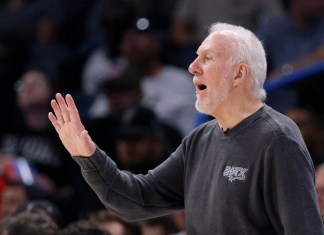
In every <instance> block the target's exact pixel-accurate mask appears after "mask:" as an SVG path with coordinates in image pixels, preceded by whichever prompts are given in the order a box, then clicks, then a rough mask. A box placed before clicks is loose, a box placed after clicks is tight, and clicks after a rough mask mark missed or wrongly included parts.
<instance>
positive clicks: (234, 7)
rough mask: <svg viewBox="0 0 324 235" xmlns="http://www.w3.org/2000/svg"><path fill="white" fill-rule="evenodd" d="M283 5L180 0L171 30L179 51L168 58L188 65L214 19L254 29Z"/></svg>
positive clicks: (255, 1)
mask: <svg viewBox="0 0 324 235" xmlns="http://www.w3.org/2000/svg"><path fill="white" fill-rule="evenodd" d="M281 8H282V7H281V2H280V0H272V1H268V0H261V1H260V0H249V1H242V0H235V1H233V0H216V1H215V0H214V1H209V0H180V1H177V5H176V6H175V10H174V13H173V20H172V24H171V31H170V34H171V38H172V41H173V43H174V46H175V50H176V53H174V52H172V51H171V52H170V53H171V54H170V58H169V60H170V61H172V63H174V64H176V65H178V66H181V67H184V68H187V67H188V66H189V64H190V63H191V61H193V60H194V58H195V56H196V53H195V52H196V49H197V48H198V44H200V42H201V41H202V39H203V38H204V37H205V36H207V35H205V33H206V32H207V30H206V27H209V25H211V24H212V23H215V22H224V23H232V24H236V25H241V26H243V27H246V28H248V29H250V30H252V31H254V30H255V29H256V27H257V26H258V25H259V24H260V22H262V21H266V20H267V19H268V18H270V17H273V16H274V15H277V14H278V13H279V12H280V11H281Z"/></svg>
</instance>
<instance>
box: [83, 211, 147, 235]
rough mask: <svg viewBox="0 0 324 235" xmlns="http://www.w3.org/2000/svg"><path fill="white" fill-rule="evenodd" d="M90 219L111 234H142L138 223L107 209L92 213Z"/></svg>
mask: <svg viewBox="0 0 324 235" xmlns="http://www.w3.org/2000/svg"><path fill="white" fill-rule="evenodd" d="M89 219H90V221H91V222H93V223H96V224H99V225H100V226H101V227H103V228H104V229H105V230H106V231H108V232H109V234H111V235H141V234H142V233H141V228H140V226H139V225H138V224H137V223H131V222H127V221H125V220H123V219H121V218H120V217H118V216H116V215H115V214H113V213H111V212H110V211H108V210H107V209H103V210H98V211H95V212H93V213H92V214H91V215H90V218H89Z"/></svg>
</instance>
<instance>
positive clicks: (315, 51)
mask: <svg viewBox="0 0 324 235" xmlns="http://www.w3.org/2000/svg"><path fill="white" fill-rule="evenodd" d="M287 3H288V4H287V9H286V11H284V12H283V13H282V14H281V15H280V16H278V17H276V18H273V19H271V20H269V21H268V22H266V23H265V24H262V25H260V27H259V28H258V35H259V37H260V39H261V40H263V42H264V46H265V50H266V52H267V59H268V71H269V78H270V79H271V78H274V77H275V76H280V75H285V74H288V73H291V72H293V71H294V70H296V69H298V68H301V67H304V66H305V65H307V64H311V63H314V62H316V61H319V60H322V59H324V53H323V46H324V1H323V0H316V1H307V0H289V1H287ZM289 66H291V68H290V69H289V68H288V67H289Z"/></svg>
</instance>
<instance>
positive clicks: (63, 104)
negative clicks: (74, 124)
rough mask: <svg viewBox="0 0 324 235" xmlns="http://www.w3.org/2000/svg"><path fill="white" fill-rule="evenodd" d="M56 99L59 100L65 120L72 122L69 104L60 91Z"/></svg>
mask: <svg viewBox="0 0 324 235" xmlns="http://www.w3.org/2000/svg"><path fill="white" fill-rule="evenodd" d="M56 100H57V102H58V105H59V107H60V109H61V113H62V116H63V120H64V122H70V121H71V119H70V113H69V110H68V106H67V104H66V102H65V100H64V98H63V96H62V95H61V94H60V93H57V94H56Z"/></svg>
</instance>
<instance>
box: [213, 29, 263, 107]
mask: <svg viewBox="0 0 324 235" xmlns="http://www.w3.org/2000/svg"><path fill="white" fill-rule="evenodd" d="M212 33H217V34H221V35H224V36H227V37H230V38H231V39H233V41H232V42H231V47H230V58H229V61H228V65H235V64H239V63H245V64H247V65H248V66H249V68H250V77H251V79H250V86H251V88H252V90H253V91H254V95H255V97H256V98H259V99H261V100H262V101H264V100H265V98H266V91H265V90H264V88H263V85H264V82H265V79H266V76H267V61H266V55H265V50H264V48H263V45H262V43H261V41H260V40H259V39H258V38H257V37H256V36H255V34H253V33H252V32H251V31H250V30H248V29H245V28H243V27H241V26H236V25H231V24H227V23H215V24H212V25H211V27H210V29H209V34H212Z"/></svg>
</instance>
